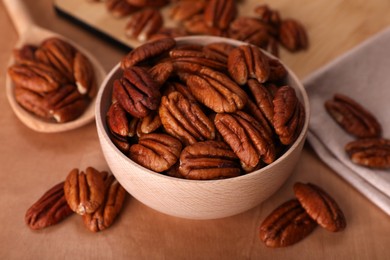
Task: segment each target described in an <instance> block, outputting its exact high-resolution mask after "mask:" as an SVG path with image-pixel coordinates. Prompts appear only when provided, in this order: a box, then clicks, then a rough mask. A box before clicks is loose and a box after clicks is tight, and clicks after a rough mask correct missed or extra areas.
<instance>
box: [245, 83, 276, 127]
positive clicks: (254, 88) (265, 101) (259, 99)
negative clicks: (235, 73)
mask: <svg viewBox="0 0 390 260" xmlns="http://www.w3.org/2000/svg"><path fill="white" fill-rule="evenodd" d="M247 86H248V89H249V91H250V92H251V94H252V97H253V98H254V101H255V103H256V105H257V107H258V108H259V109H260V111H261V112H262V114H263V115H264V116H265V118H267V120H268V122H269V123H270V124H271V123H272V121H273V117H274V105H273V97H272V94H271V92H270V91H269V90H268V89H267V88H266V87H265V86H264V85H263V84H261V83H259V82H258V81H257V80H255V79H249V80H248V84H247Z"/></svg>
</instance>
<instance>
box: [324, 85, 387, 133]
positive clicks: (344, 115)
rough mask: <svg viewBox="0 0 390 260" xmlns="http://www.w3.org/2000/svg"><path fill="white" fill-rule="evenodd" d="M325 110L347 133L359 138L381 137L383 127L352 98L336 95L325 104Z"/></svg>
mask: <svg viewBox="0 0 390 260" xmlns="http://www.w3.org/2000/svg"><path fill="white" fill-rule="evenodd" d="M325 108H326V110H327V111H328V113H329V115H330V116H331V117H332V118H333V119H334V120H335V121H336V122H337V123H338V124H339V125H340V126H341V127H342V128H343V129H344V130H345V131H346V132H347V133H349V134H351V135H353V136H356V137H358V138H369V137H380V136H381V133H382V126H381V125H380V123H379V122H378V120H377V119H376V117H375V116H374V115H373V114H372V113H371V112H369V111H368V110H367V109H366V108H364V107H363V106H362V105H361V104H359V103H358V102H356V101H355V100H353V99H352V98H350V97H348V96H346V95H343V94H340V93H336V94H335V95H334V97H333V99H332V100H328V101H326V102H325Z"/></svg>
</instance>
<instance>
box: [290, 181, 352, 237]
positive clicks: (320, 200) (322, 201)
mask: <svg viewBox="0 0 390 260" xmlns="http://www.w3.org/2000/svg"><path fill="white" fill-rule="evenodd" d="M293 188H294V193H295V196H296V197H297V199H298V200H299V202H300V203H301V205H302V207H303V208H304V209H305V210H306V212H307V214H309V215H310V217H311V218H312V219H314V220H315V221H316V222H317V223H318V224H319V225H320V226H322V227H323V228H325V229H327V230H329V231H332V232H338V231H341V230H343V229H345V227H346V225H347V222H346V220H345V217H344V213H343V212H342V211H341V209H340V207H339V206H338V204H337V203H336V201H335V200H334V199H333V198H332V197H331V196H330V195H329V194H328V193H326V192H325V191H324V190H323V189H321V188H320V187H318V186H317V185H315V184H312V183H307V184H304V183H300V182H297V183H295V184H294V187H293Z"/></svg>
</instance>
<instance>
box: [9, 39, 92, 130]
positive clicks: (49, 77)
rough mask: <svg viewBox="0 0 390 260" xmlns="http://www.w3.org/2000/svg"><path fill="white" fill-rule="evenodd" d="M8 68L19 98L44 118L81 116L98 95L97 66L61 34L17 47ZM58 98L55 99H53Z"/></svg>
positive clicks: (61, 120)
mask: <svg viewBox="0 0 390 260" xmlns="http://www.w3.org/2000/svg"><path fill="white" fill-rule="evenodd" d="M14 56H15V64H13V65H11V66H10V67H9V68H8V74H9V76H10V78H11V80H12V81H13V83H14V85H15V88H14V94H15V99H16V101H17V102H18V103H19V104H20V106H22V107H23V108H24V109H26V110H27V111H29V112H31V113H33V114H35V115H37V116H38V117H40V118H41V119H43V120H46V121H49V122H56V123H65V122H68V121H72V120H74V119H76V118H78V117H79V116H80V115H81V114H82V113H84V111H85V110H86V108H87V107H88V105H89V104H90V102H91V100H92V98H93V97H94V96H95V95H96V92H97V86H96V79H95V73H94V68H93V66H92V64H91V63H90V61H89V60H88V58H87V57H86V56H84V55H83V54H82V53H81V52H80V51H78V50H77V49H76V48H75V47H73V46H72V45H71V44H70V43H68V42H66V41H64V40H62V39H60V38H58V37H51V38H47V39H45V40H44V41H43V42H42V43H41V44H40V45H25V46H22V47H21V48H20V49H17V50H15V51H14ZM53 100H54V101H53Z"/></svg>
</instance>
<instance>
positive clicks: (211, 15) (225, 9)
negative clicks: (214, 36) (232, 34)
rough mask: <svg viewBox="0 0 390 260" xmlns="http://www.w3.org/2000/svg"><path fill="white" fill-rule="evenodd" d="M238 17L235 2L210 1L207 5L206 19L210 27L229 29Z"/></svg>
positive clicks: (224, 0) (232, 0) (230, 0)
mask: <svg viewBox="0 0 390 260" xmlns="http://www.w3.org/2000/svg"><path fill="white" fill-rule="evenodd" d="M236 15H237V6H236V2H235V1H234V0H210V1H208V3H207V4H206V7H205V11H204V19H205V22H206V24H207V25H208V26H209V27H217V28H221V29H227V28H228V27H229V24H230V22H231V21H232V20H233V19H234V18H235V17H236Z"/></svg>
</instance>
